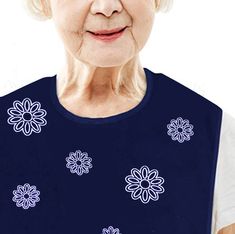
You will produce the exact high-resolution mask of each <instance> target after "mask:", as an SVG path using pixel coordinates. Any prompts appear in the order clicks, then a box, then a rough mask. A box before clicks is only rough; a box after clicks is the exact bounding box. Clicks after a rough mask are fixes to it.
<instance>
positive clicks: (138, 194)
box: [125, 165, 165, 204]
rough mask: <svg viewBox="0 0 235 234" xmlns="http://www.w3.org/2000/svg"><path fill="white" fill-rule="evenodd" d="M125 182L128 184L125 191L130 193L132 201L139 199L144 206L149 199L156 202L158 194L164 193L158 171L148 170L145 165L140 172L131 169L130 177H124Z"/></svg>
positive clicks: (162, 180) (162, 181)
mask: <svg viewBox="0 0 235 234" xmlns="http://www.w3.org/2000/svg"><path fill="white" fill-rule="evenodd" d="M125 181H126V182H127V183H128V185H126V187H125V190H126V191H127V192H131V197H132V199H133V200H137V199H140V200H141V201H142V202H143V203H144V204H146V203H148V202H149V201H150V199H151V200H153V201H157V200H158V199H159V195H158V194H159V193H163V192H164V191H165V190H164V188H163V187H162V186H161V185H162V184H163V183H164V179H163V178H162V177H160V176H158V170H157V169H152V170H150V169H149V168H148V166H146V165H144V166H142V167H141V168H140V170H138V169H137V168H133V169H131V175H128V176H126V177H125Z"/></svg>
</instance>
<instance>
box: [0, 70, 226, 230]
mask: <svg viewBox="0 0 235 234" xmlns="http://www.w3.org/2000/svg"><path fill="white" fill-rule="evenodd" d="M144 71H145V74H146V78H147V90H146V93H145V95H144V98H143V99H142V100H141V102H140V103H139V104H138V105H137V106H135V107H134V108H132V109H131V110H129V111H127V112H123V113H120V114H117V115H113V116H109V117H105V118H88V117H81V116H77V115H75V114H73V113H72V112H70V111H69V110H67V109H66V108H65V107H63V105H61V103H60V102H59V99H58V96H57V93H56V75H54V76H48V77H43V78H41V79H38V80H36V81H34V82H32V83H30V84H28V85H25V86H23V87H21V88H19V89H17V90H15V91H13V92H11V93H8V94H6V95H4V96H2V97H1V98H0V144H1V145H0V233H1V234H172V233H174V234H211V218H212V205H213V191H214V182H215V175H216V165H217V156H218V144H219V136H220V128H221V119H222V109H221V108H220V107H219V106H217V105H216V104H214V103H212V102H211V101H209V100H208V99H206V98H204V97H202V96H201V95H199V94H197V93H196V92H194V91H193V90H191V89H189V88H187V87H185V86H184V85H182V84H180V83H179V82H177V81H175V80H173V79H172V78H170V77H168V76H166V75H164V74H162V73H154V72H152V71H150V70H149V69H147V68H144Z"/></svg>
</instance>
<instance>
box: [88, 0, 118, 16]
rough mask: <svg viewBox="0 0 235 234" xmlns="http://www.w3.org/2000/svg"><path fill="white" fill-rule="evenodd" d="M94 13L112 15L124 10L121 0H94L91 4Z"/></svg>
mask: <svg viewBox="0 0 235 234" xmlns="http://www.w3.org/2000/svg"><path fill="white" fill-rule="evenodd" d="M90 10H91V13H92V14H94V15H95V14H103V15H105V16H106V17H110V16H111V15H112V14H113V13H115V12H121V11H122V4H121V2H120V0H94V1H93V3H92V5H91V9H90Z"/></svg>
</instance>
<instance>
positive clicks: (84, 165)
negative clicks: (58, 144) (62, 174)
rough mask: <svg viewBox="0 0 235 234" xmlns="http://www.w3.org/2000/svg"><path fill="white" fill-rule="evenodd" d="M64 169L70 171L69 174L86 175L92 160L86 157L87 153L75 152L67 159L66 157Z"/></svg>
mask: <svg viewBox="0 0 235 234" xmlns="http://www.w3.org/2000/svg"><path fill="white" fill-rule="evenodd" d="M66 161H67V164H66V167H67V168H69V169H70V172H71V173H77V174H78V175H82V174H83V173H88V172H89V168H92V164H91V161H92V158H91V157H88V154H87V152H83V153H82V152H81V151H80V150H76V152H70V153H69V157H66Z"/></svg>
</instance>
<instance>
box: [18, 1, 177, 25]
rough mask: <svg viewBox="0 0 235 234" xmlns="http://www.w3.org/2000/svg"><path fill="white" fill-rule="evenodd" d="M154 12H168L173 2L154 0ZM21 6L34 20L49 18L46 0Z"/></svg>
mask: <svg viewBox="0 0 235 234" xmlns="http://www.w3.org/2000/svg"><path fill="white" fill-rule="evenodd" d="M155 2H156V8H155V11H156V13H158V12H164V13H166V12H168V11H169V10H170V9H171V7H172V4H173V0H155ZM22 3H23V4H22V5H23V8H24V9H25V10H26V12H27V13H28V14H29V15H30V16H31V17H32V18H34V19H36V20H40V21H43V20H47V19H50V18H51V9H50V8H49V4H48V0H22Z"/></svg>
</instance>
